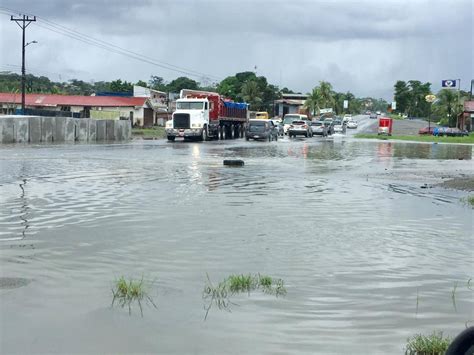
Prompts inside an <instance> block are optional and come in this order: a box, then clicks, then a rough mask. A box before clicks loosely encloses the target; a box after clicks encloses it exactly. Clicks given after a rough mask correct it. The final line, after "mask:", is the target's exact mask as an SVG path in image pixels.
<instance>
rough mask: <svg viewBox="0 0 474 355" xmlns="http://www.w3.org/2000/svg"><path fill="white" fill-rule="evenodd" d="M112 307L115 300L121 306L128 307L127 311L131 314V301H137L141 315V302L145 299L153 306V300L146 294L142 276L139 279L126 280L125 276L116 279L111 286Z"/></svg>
mask: <svg viewBox="0 0 474 355" xmlns="http://www.w3.org/2000/svg"><path fill="white" fill-rule="evenodd" d="M112 294H113V299H112V307H113V306H114V304H115V302H116V301H117V303H118V304H119V305H120V306H121V307H122V308H123V307H125V306H127V307H128V313H129V314H130V315H131V314H132V307H131V305H132V303H133V302H137V303H138V306H139V307H140V313H141V315H142V317H143V308H142V302H143V301H144V300H145V301H146V302H149V303H151V304H152V305H153V306H154V307H155V308H157V307H156V304H155V303H154V302H153V300H152V299H151V297H150V296H149V295H148V293H147V291H146V289H145V284H144V281H143V277H142V278H141V279H140V280H133V279H130V280H128V281H127V280H126V279H125V277H123V276H121V277H120V278H119V279H118V280H116V281H115V285H114V287H113V288H112Z"/></svg>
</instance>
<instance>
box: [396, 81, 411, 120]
mask: <svg viewBox="0 0 474 355" xmlns="http://www.w3.org/2000/svg"><path fill="white" fill-rule="evenodd" d="M394 88H395V93H394V101H395V102H396V103H397V110H396V111H397V112H400V113H403V114H405V113H407V109H408V104H409V102H410V88H409V87H408V85H407V83H406V82H404V81H402V80H398V81H397V82H396V83H395V85H394Z"/></svg>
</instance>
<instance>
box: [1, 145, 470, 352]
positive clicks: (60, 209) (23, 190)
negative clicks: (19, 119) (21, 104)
mask: <svg viewBox="0 0 474 355" xmlns="http://www.w3.org/2000/svg"><path fill="white" fill-rule="evenodd" d="M225 158H237V159H243V160H244V161H245V166H244V167H242V168H229V167H225V166H223V165H222V161H223V159H225ZM473 174H474V166H473V163H472V147H471V146H461V145H456V146H455V145H442V144H438V145H434V144H414V143H394V142H387V141H384V142H374V141H363V140H356V139H353V138H351V137H340V136H338V137H333V138H329V139H321V138H313V139H295V140H291V141H290V140H288V139H287V138H285V139H283V140H279V141H278V142H272V143H261V142H245V141H243V140H237V141H220V142H206V143H182V142H176V143H174V144H172V143H171V144H170V143H167V142H164V141H139V142H132V143H128V144H114V145H106V144H104V145H79V144H78V145H57V146H15V147H13V146H3V147H0V265H1V269H0V277H1V278H2V280H7V281H6V282H5V281H4V282H3V283H4V285H3V287H0V317H1V323H0V344H1V345H0V346H1V348H0V352H1V353H71V352H74V353H159V354H224V353H225V354H315V353H318V354H341V353H351V354H381V353H385V354H401V353H403V349H404V345H405V344H406V339H407V337H409V336H411V335H413V334H415V333H420V332H421V333H431V332H432V331H433V330H442V331H444V332H445V333H447V334H450V335H455V334H457V333H459V332H460V331H461V330H463V329H464V327H465V324H466V322H473V321H474V300H473V297H474V296H473V295H474V291H472V290H471V289H469V287H468V284H467V282H468V280H469V279H470V278H472V277H474V275H473V260H474V254H473V253H474V247H473V245H474V236H473V210H472V208H470V207H468V206H467V205H466V204H465V203H463V202H462V201H461V198H463V197H466V196H467V193H466V192H462V191H456V190H447V189H442V188H440V187H437V186H436V184H438V183H439V182H441V181H443V179H447V178H449V177H453V176H462V175H470V176H472V175H473ZM206 273H207V274H208V275H209V278H210V279H211V280H212V281H213V282H216V283H217V282H218V281H219V280H222V279H224V278H225V277H227V276H228V275H230V274H238V273H263V274H268V275H271V276H274V277H278V278H282V279H283V280H284V281H285V287H286V289H287V295H286V296H284V297H278V298H275V297H274V296H272V295H265V294H261V293H258V292H252V293H251V294H250V296H249V295H247V294H244V295H235V296H233V298H232V301H233V302H234V303H236V304H237V305H236V306H234V307H233V308H232V311H231V312H226V311H223V310H219V309H217V307H214V308H213V309H211V311H210V312H209V316H208V318H207V320H205V321H204V316H205V310H204V302H203V299H202V290H203V288H204V286H205V284H206V280H207V279H206ZM122 275H123V276H125V277H133V278H137V279H140V278H141V277H143V278H144V279H145V280H146V282H147V283H148V284H149V294H150V295H151V296H152V298H153V300H154V302H155V303H156V305H157V307H158V308H157V309H154V308H153V307H147V306H145V307H144V309H143V311H144V316H143V318H142V317H141V316H140V313H139V311H138V309H134V312H132V315H131V316H129V314H128V311H127V310H126V309H122V308H119V307H114V308H111V307H110V305H111V302H112V293H111V288H112V286H113V282H114V280H116V279H117V278H119V277H120V276H122ZM15 280H17V282H15ZM471 285H472V283H471ZM0 286H1V284H0ZM471 287H472V286H471ZM453 290H454V292H453Z"/></svg>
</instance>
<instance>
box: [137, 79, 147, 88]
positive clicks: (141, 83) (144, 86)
mask: <svg viewBox="0 0 474 355" xmlns="http://www.w3.org/2000/svg"><path fill="white" fill-rule="evenodd" d="M135 85H137V86H141V87H142V88H147V87H148V84H147V83H146V82H144V81H143V80H138V81H137V83H136V84H135Z"/></svg>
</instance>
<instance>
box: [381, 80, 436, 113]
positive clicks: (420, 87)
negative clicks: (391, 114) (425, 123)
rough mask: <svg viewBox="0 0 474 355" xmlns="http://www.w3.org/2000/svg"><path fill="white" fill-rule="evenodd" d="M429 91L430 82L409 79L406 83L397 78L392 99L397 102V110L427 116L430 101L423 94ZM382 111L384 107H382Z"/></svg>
mask: <svg viewBox="0 0 474 355" xmlns="http://www.w3.org/2000/svg"><path fill="white" fill-rule="evenodd" d="M430 93H431V83H421V82H420V81H418V80H409V81H408V83H406V82H405V81H402V80H398V81H397V82H396V83H395V85H394V100H395V101H396V102H397V110H396V111H397V112H399V113H403V114H408V115H409V116H411V117H428V116H429V114H430V103H428V102H426V99H425V96H426V95H429V94H430ZM383 110H384V111H385V110H386V109H383Z"/></svg>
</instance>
